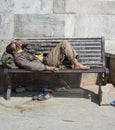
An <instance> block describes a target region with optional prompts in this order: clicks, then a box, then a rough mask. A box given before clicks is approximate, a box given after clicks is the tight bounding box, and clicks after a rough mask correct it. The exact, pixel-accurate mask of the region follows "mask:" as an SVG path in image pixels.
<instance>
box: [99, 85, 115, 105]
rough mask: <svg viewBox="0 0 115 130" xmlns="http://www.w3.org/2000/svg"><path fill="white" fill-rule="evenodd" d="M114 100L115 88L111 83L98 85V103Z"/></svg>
mask: <svg viewBox="0 0 115 130" xmlns="http://www.w3.org/2000/svg"><path fill="white" fill-rule="evenodd" d="M112 100H115V88H114V87H113V85H112V84H107V85H104V86H100V87H99V102H100V105H110V102H111V101H112Z"/></svg>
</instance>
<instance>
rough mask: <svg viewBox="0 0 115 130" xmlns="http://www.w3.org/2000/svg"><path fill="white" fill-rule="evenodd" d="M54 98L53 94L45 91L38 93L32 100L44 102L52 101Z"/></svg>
mask: <svg viewBox="0 0 115 130" xmlns="http://www.w3.org/2000/svg"><path fill="white" fill-rule="evenodd" d="M52 97H53V96H52V93H51V92H49V91H45V90H43V91H40V92H38V93H37V95H36V96H33V98H32V100H39V101H43V100H47V99H50V98H52Z"/></svg>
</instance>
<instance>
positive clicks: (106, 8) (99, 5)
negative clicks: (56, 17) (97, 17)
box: [65, 0, 115, 14]
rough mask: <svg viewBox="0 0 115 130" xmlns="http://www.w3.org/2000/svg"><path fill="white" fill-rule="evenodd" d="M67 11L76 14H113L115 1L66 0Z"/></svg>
mask: <svg viewBox="0 0 115 130" xmlns="http://www.w3.org/2000/svg"><path fill="white" fill-rule="evenodd" d="M65 12H66V13H76V14H113V13H115V1H108V0H107V1H102V0H71V1H70V0H66V2H65Z"/></svg>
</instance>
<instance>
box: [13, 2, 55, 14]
mask: <svg viewBox="0 0 115 130" xmlns="http://www.w3.org/2000/svg"><path fill="white" fill-rule="evenodd" d="M14 2H15V8H14V13H15V14H52V10H53V4H52V3H53V0H29V1H25V0H15V1H14Z"/></svg>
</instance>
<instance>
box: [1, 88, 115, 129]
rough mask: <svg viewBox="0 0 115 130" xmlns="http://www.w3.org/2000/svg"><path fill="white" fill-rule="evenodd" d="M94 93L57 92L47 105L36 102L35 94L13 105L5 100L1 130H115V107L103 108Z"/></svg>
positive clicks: (21, 98) (15, 98) (83, 91)
mask: <svg viewBox="0 0 115 130" xmlns="http://www.w3.org/2000/svg"><path fill="white" fill-rule="evenodd" d="M90 90H94V92H93V93H89V92H90V91H88V92H86V91H85V90H84V89H72V90H70V91H69V92H59V93H58V92H55V93H54V97H53V98H52V99H49V100H45V101H33V100H31V99H32V97H31V94H30V95H29V94H28V95H29V96H26V97H24V96H23V97H21V96H20V95H17V96H15V97H12V98H11V100H10V101H6V100H5V99H4V98H3V97H2V96H1V97H0V130H114V129H115V107H113V106H99V105H98V96H97V94H96V92H97V88H95V87H93V86H92V87H90ZM95 90H96V91H95ZM88 94H91V96H92V98H91V99H90V98H89V95H88Z"/></svg>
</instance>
